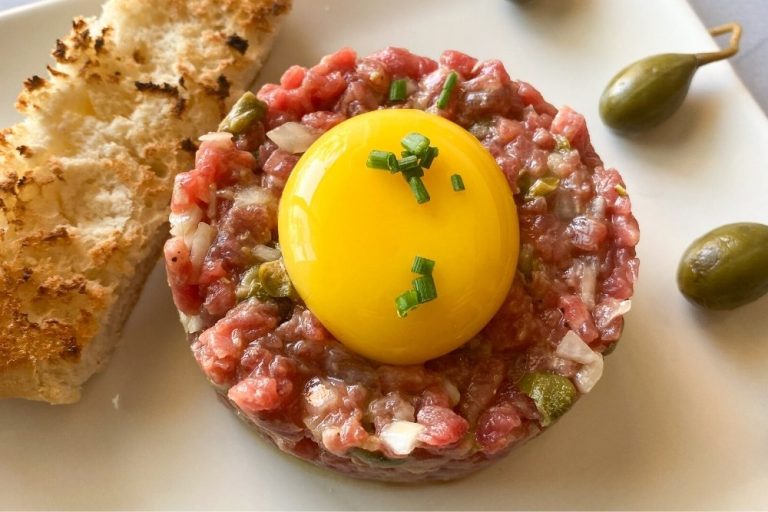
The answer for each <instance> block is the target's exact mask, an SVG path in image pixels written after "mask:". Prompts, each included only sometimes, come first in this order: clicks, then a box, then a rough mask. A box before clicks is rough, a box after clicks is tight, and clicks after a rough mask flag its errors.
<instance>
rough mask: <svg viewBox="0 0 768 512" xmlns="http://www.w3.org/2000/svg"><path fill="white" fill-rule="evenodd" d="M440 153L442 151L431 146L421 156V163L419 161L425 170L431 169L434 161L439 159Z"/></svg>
mask: <svg viewBox="0 0 768 512" xmlns="http://www.w3.org/2000/svg"><path fill="white" fill-rule="evenodd" d="M439 153H440V151H439V150H438V149H437V148H436V147H434V146H429V147H428V148H427V150H426V151H425V152H424V154H423V155H421V161H419V165H421V166H422V167H423V168H425V169H429V168H430V167H431V166H432V161H433V160H434V159H435V158H436V157H437V155H438V154H439Z"/></svg>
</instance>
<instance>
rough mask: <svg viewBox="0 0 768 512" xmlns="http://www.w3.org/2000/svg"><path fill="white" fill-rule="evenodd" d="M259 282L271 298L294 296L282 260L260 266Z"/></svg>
mask: <svg viewBox="0 0 768 512" xmlns="http://www.w3.org/2000/svg"><path fill="white" fill-rule="evenodd" d="M259 282H260V283H261V286H262V287H263V288H264V291H266V292H267V294H268V295H269V296H270V297H276V298H277V297H292V296H293V294H294V291H293V284H292V283H291V279H290V278H289V277H288V272H287V271H286V270H285V265H284V264H283V260H282V259H279V260H275V261H268V262H266V263H262V264H261V265H260V266H259Z"/></svg>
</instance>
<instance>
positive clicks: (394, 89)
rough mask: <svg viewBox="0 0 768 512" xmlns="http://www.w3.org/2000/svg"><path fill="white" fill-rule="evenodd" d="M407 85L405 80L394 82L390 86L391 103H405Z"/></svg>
mask: <svg viewBox="0 0 768 512" xmlns="http://www.w3.org/2000/svg"><path fill="white" fill-rule="evenodd" d="M406 91H407V84H406V82H405V78H401V79H399V80H392V83H391V84H389V101H403V100H404V99H405V96H406Z"/></svg>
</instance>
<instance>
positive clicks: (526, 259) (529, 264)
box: [517, 243, 535, 278]
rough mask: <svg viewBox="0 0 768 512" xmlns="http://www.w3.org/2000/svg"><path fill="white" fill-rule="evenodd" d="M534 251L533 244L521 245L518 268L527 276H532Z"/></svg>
mask: <svg viewBox="0 0 768 512" xmlns="http://www.w3.org/2000/svg"><path fill="white" fill-rule="evenodd" d="M534 259H535V256H534V251H533V246H532V245H531V244H525V243H524V244H521V245H520V255H519V256H518V258H517V270H518V271H520V273H521V274H523V276H525V277H526V278H530V277H531V272H533V268H534Z"/></svg>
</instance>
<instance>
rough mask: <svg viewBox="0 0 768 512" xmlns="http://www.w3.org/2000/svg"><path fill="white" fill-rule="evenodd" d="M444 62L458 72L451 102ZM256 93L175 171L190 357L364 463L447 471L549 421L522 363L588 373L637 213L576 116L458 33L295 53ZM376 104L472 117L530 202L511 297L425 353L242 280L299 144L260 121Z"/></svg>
mask: <svg viewBox="0 0 768 512" xmlns="http://www.w3.org/2000/svg"><path fill="white" fill-rule="evenodd" d="M452 71H455V72H456V73H458V83H457V85H456V88H455V89H454V92H453V94H452V95H451V99H450V101H449V103H448V104H447V106H446V107H445V108H444V109H439V108H437V106H436V101H437V97H438V95H439V93H440V91H441V89H442V87H443V83H444V82H445V80H446V77H447V76H448V74H449V73H450V72H452ZM395 79H406V80H407V91H408V96H407V98H406V100H405V101H403V102H397V103H391V102H389V101H388V90H389V86H390V83H391V82H392V81H393V80H395ZM257 96H258V97H259V99H261V100H262V101H264V102H265V103H266V104H267V105H268V109H267V112H266V116H265V117H264V119H263V120H262V121H258V122H254V123H253V124H252V125H251V126H250V128H249V129H248V130H247V132H246V133H242V134H240V135H238V136H236V137H234V138H232V137H229V136H228V135H209V136H207V137H205V138H204V139H205V140H204V141H203V142H202V144H201V146H200V149H199V151H198V154H197V159H196V166H195V169H193V170H191V171H189V172H187V173H184V174H182V175H180V176H179V177H178V179H177V182H176V188H175V191H174V195H173V201H172V212H173V214H172V218H171V220H172V224H173V230H172V234H173V237H172V238H171V239H170V240H169V241H168V243H167V244H166V246H165V259H166V265H167V270H168V279H169V283H170V285H171V288H172V291H173V296H174V300H175V302H176V305H177V307H178V308H179V310H180V312H181V314H182V319H183V320H184V321H185V324H186V326H187V329H188V332H189V338H190V341H191V345H192V351H193V354H194V356H195V358H196V359H197V361H198V363H199V364H200V366H201V368H202V369H203V371H204V372H205V374H206V375H207V377H208V378H209V379H210V380H211V382H212V383H213V384H214V385H215V386H216V388H217V389H218V391H219V392H220V393H221V394H222V396H225V397H226V400H227V402H228V403H229V404H230V405H231V406H232V407H234V408H235V409H236V410H237V412H238V413H239V414H240V415H241V416H242V417H244V418H245V419H247V421H249V422H250V423H251V424H253V425H254V426H255V427H256V428H257V430H258V431H259V432H260V433H261V434H263V435H265V436H266V437H267V438H269V439H271V440H272V441H273V442H274V443H275V444H276V445H277V446H278V447H279V448H280V449H282V450H284V451H287V452H290V453H292V454H294V455H296V456H298V457H301V458H303V459H305V460H308V461H311V462H314V463H316V464H319V465H322V466H326V467H330V468H334V469H337V470H339V471H343V472H345V473H348V474H351V475H353V476H360V477H367V478H378V479H386V480H407V481H413V480H417V479H425V478H437V479H447V478H453V477H457V476H460V475H463V474H466V473H468V472H470V471H472V470H474V469H476V468H478V467H481V466H482V465H483V464H485V463H487V462H488V461H491V460H493V459H495V458H498V457H499V456H501V455H503V454H505V453H507V452H508V451H509V450H510V449H511V448H512V447H514V446H515V445H518V444H520V443H522V442H523V441H525V440H527V439H529V438H531V437H533V436H535V435H536V434H538V433H539V432H540V431H541V430H542V429H544V428H545V425H546V424H547V423H546V422H544V419H543V418H542V413H541V412H540V410H539V409H537V404H536V403H534V401H533V400H532V399H531V398H530V397H529V396H528V395H526V394H525V393H523V392H522V391H521V389H520V387H519V383H520V380H521V378H522V377H523V376H524V375H526V374H530V373H532V372H548V373H550V374H556V375H559V376H562V377H565V378H568V379H570V380H571V381H572V382H573V383H574V384H575V386H576V389H578V390H579V391H580V392H586V391H588V390H589V389H591V387H592V386H593V385H594V382H595V381H596V379H597V378H599V374H600V372H601V371H602V354H603V353H604V352H606V351H607V350H609V349H611V348H612V347H613V346H614V344H615V343H616V342H617V341H618V339H619V336H620V334H621V330H622V326H623V318H622V316H623V313H625V312H626V310H627V309H628V305H629V302H628V299H629V298H630V297H631V295H632V289H633V285H634V282H635V279H636V277H637V271H638V260H637V259H636V258H635V249H634V247H635V245H636V244H637V242H638V237H639V230H638V225H637V222H636V220H635V218H634V217H633V216H632V213H631V210H630V200H629V197H628V196H627V195H626V189H625V187H624V183H623V181H622V179H621V176H620V175H619V173H618V172H617V171H616V170H614V169H606V168H605V167H604V166H603V163H602V161H601V160H600V158H599V157H598V155H597V154H596V153H595V151H594V149H593V148H592V145H591V143H590V138H589V133H588V131H587V127H586V123H585V121H584V118H583V117H582V116H581V115H579V114H578V113H576V112H574V111H573V110H571V109H569V108H562V109H560V110H558V109H556V108H555V107H553V106H552V105H550V104H549V103H547V102H546V101H544V99H543V98H542V96H541V94H539V92H538V91H537V90H536V89H534V88H533V87H532V86H530V85H529V84H527V83H525V82H520V81H515V80H512V79H511V78H510V77H509V75H508V74H507V71H506V70H505V68H504V66H503V65H502V64H501V62H499V61H495V60H490V61H485V62H478V61H477V60H475V59H473V58H471V57H469V56H467V55H464V54H462V53H459V52H455V51H447V52H445V53H443V55H442V56H441V57H440V59H439V61H434V60H432V59H429V58H426V57H419V56H416V55H413V54H411V53H409V52H408V51H406V50H403V49H399V48H387V49H385V50H382V51H380V52H378V53H375V54H373V55H370V56H368V57H364V58H362V59H360V58H358V57H357V55H356V54H355V52H354V51H352V50H350V49H342V50H340V51H339V52H336V53H334V54H332V55H329V56H326V57H325V58H323V59H322V60H321V62H320V63H319V64H317V65H316V66H314V67H312V68H309V69H306V68H303V67H300V66H292V67H291V68H289V69H288V70H287V71H286V72H285V73H284V74H283V77H282V78H281V81H280V83H279V84H267V85H264V86H263V87H262V88H261V90H260V91H259V92H258V95H257ZM379 108H416V109H422V110H426V111H428V112H431V113H434V114H436V115H441V116H443V117H446V118H448V119H450V120H452V121H454V122H456V123H458V124H459V125H461V126H463V127H464V128H466V129H467V130H468V131H469V132H470V133H472V134H473V135H474V136H475V137H477V138H478V139H479V140H480V142H481V143H482V144H483V145H484V146H485V147H486V148H487V149H488V151H489V152H490V153H491V154H492V155H493V156H494V158H495V159H496V162H497V163H498V165H499V169H500V171H499V172H502V173H503V174H504V176H505V177H506V179H507V181H508V183H509V187H510V193H511V194H513V195H514V199H515V202H516V204H517V209H518V216H519V222H520V238H521V250H520V258H519V265H518V269H517V274H516V277H515V279H514V281H513V283H512V286H511V289H510V290H509V293H508V296H507V298H506V300H505V302H504V304H503V305H502V306H501V308H500V309H499V311H498V312H497V313H496V315H495V316H494V317H493V319H492V320H491V321H490V322H489V324H488V325H487V326H486V327H485V328H484V329H483V330H482V331H481V332H480V333H479V334H478V335H477V336H476V337H475V338H473V339H472V340H470V341H469V342H467V343H466V344H465V345H464V346H462V347H460V348H459V349H457V350H455V351H453V352H451V353H449V354H447V355H444V356H442V357H439V358H437V359H434V360H431V361H428V362H426V363H425V364H423V365H411V366H392V365H385V364H379V363H376V362H373V361H370V360H367V359H365V358H363V357H361V356H358V355H356V354H354V353H353V352H351V351H349V350H347V349H346V348H345V346H344V345H342V344H340V343H338V342H337V341H336V340H334V339H333V337H332V336H331V335H330V333H329V332H328V331H327V330H326V329H324V328H323V326H322V325H321V324H320V322H319V321H318V320H317V318H315V317H314V316H313V315H312V313H311V312H310V311H309V310H307V308H306V307H305V305H304V304H302V303H301V301H300V300H298V299H296V300H292V299H267V298H262V299H261V300H259V299H258V298H254V297H251V298H246V299H244V300H243V298H242V297H238V287H239V286H241V284H242V281H243V280H244V279H246V275H247V272H248V270H249V269H250V268H252V267H253V266H254V265H256V264H258V263H259V261H261V260H263V259H265V256H264V255H265V254H266V255H267V258H269V257H270V256H269V255H275V254H279V253H278V252H277V251H276V243H277V242H278V241H279V238H278V233H277V205H278V202H279V199H280V195H281V192H282V189H283V187H284V185H285V182H286V180H287V178H288V176H289V175H290V173H291V170H292V169H293V167H294V166H295V165H296V162H297V161H298V155H295V154H290V153H288V152H286V151H283V150H282V149H279V148H278V147H277V146H276V145H275V144H274V143H273V142H272V141H270V140H269V139H268V138H267V137H266V133H267V132H268V131H269V130H272V129H274V128H276V127H278V126H280V125H283V124H284V123H286V122H294V123H301V124H302V125H303V126H305V127H307V129H309V130H311V131H312V132H313V133H321V132H323V131H326V130H328V129H330V128H332V127H333V126H335V125H337V124H339V123H340V122H343V121H344V120H345V119H347V118H349V117H351V116H355V115H357V114H361V113H363V112H368V111H371V110H375V109H379ZM272 257H274V256H272ZM564 338H567V339H568V343H567V346H566V345H563V347H562V349H561V350H560V351H559V352H558V346H559V344H560V343H561V341H562V340H564Z"/></svg>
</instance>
